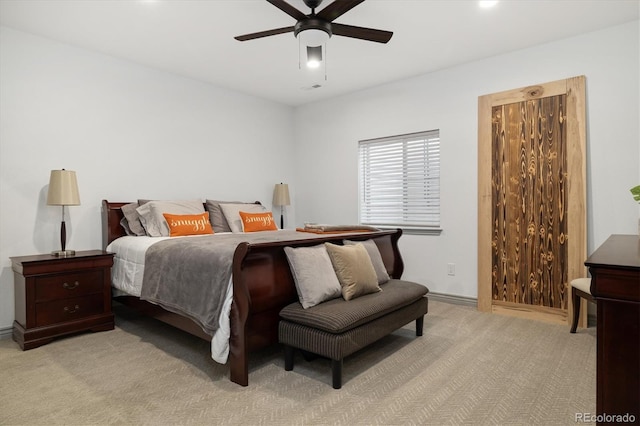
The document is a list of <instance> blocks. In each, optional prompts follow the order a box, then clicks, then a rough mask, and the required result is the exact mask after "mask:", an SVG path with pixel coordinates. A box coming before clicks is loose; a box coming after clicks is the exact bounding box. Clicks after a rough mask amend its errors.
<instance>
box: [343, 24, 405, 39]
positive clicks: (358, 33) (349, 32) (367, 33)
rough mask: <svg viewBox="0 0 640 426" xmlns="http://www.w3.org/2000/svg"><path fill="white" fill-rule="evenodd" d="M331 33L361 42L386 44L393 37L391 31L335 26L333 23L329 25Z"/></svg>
mask: <svg viewBox="0 0 640 426" xmlns="http://www.w3.org/2000/svg"><path fill="white" fill-rule="evenodd" d="M331 32H332V33H333V35H339V36H343V37H351V38H359V39H361V40H368V41H375V42H376V43H386V42H388V41H389V40H391V36H392V35H393V32H391V31H383V30H375V29H373V28H363V27H356V26H353V25H343V24H336V23H335V22H334V23H332V24H331Z"/></svg>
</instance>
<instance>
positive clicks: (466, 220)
mask: <svg viewBox="0 0 640 426" xmlns="http://www.w3.org/2000/svg"><path fill="white" fill-rule="evenodd" d="M639 51H640V46H639V31H638V22H634V23H631V24H627V25H622V26H619V27H614V28H611V29H608V30H605V31H600V32H596V33H591V34H585V35H583V36H580V37H575V38H572V39H567V40H561V41H558V42H555V43H551V44H547V45H542V46H537V47H534V48H531V49H527V50H521V51H518V52H514V53H511V54H507V55H502V56H498V57H494V58H489V59H486V60H483V61H478V62H473V63H469V64H466V65H462V66H459V67H455V68H451V69H447V70H443V71H440V72H435V73H431V74H427V75H422V76H418V77H415V78H412V79H407V80H404V81H400V82H396V83H393V84H388V85H384V86H380V87H377V88H373V89H370V90H366V91H361V92H358V93H354V94H351V95H349V96H344V97H340V98H336V99H333V100H329V101H325V102H319V103H316V104H311V105H307V106H303V107H299V108H297V109H296V110H295V111H294V110H293V109H292V108H289V107H285V106H282V105H279V104H275V103H272V102H268V101H265V100H261V99H257V98H253V97H250V96H246V95H242V94H239V93H236V92H233V91H229V90H226V89H222V88H218V87H214V86H211V85H208V84H204V83H199V82H196V81H193V80H189V79H185V78H181V77H178V76H175V75H171V74H168V73H164V72H161V71H158V70H154V69H150V68H145V67H142V66H138V65H135V64H132V63H129V62H125V61H121V60H118V59H114V58H111V57H109V56H106V55H101V54H98V53H93V52H90V51H87V50H83V49H78V48H74V47H71V46H68V45H64V44H60V43H57V42H53V41H50V40H47V39H43V38H39V37H35V36H31V35H28V34H25V33H22V32H18V31H14V30H11V29H8V28H1V27H0V123H1V126H0V331H2V330H3V329H5V330H6V329H7V328H9V327H10V326H11V324H12V322H13V315H14V308H13V303H14V302H13V276H12V272H11V267H10V262H9V257H10V256H20V255H27V254H35V253H47V252H49V251H51V250H55V249H57V248H58V247H59V226H60V210H59V208H57V207H51V206H47V205H46V189H47V185H48V179H49V172H50V170H52V169H58V168H63V167H64V168H67V169H71V170H76V171H77V173H78V179H79V186H80V195H81V200H82V205H81V206H78V207H71V208H70V209H69V211H70V218H69V219H68V220H67V226H68V232H69V238H68V244H67V245H68V247H69V248H73V249H76V250H83V249H93V248H99V247H101V229H100V200H101V199H103V198H106V199H109V200H112V201H128V200H133V199H136V198H138V197H140V198H144V197H149V198H205V197H206V198H215V197H217V198H234V199H236V198H240V199H245V200H254V199H257V200H261V201H263V202H264V203H265V204H266V205H267V206H268V207H270V202H271V195H272V191H273V184H274V183H276V182H280V181H283V182H288V183H289V184H290V190H291V192H292V194H291V195H292V202H293V203H294V205H293V206H290V207H289V208H288V210H287V214H288V216H287V225H288V226H289V227H291V226H294V225H296V224H297V225H301V224H302V223H304V222H307V221H316V222H326V223H354V222H355V221H356V220H357V209H358V207H357V195H358V190H357V142H358V140H361V139H367V138H374V137H381V136H389V135H395V134H401V133H408V132H415V131H421V130H429V129H435V128H438V129H440V134H441V138H442V180H441V186H442V217H443V219H442V227H443V229H444V231H443V233H442V235H440V236H437V237H434V236H415V235H405V236H403V237H402V239H401V240H400V246H401V250H402V254H403V257H404V260H405V275H404V277H405V278H407V279H411V280H415V281H419V282H424V283H426V284H427V285H428V286H429V287H430V289H431V290H432V291H435V292H439V293H447V294H453V295H460V296H466V297H476V294H477V292H476V285H477V274H476V270H477V261H476V257H477V249H476V246H477V238H476V232H477V214H476V211H477V207H476V206H477V197H476V186H477V179H476V174H477V164H476V158H477V149H476V144H477V98H478V96H480V95H484V94H488V93H494V92H498V91H502V90H508V89H513V88H517V87H523V86H528V85H532V84H537V83H544V82H547V81H553V80H558V79H562V78H567V77H572V76H576V75H585V76H586V77H587V103H588V104H587V118H588V123H587V128H588V140H587V145H588V147H587V148H588V159H587V161H588V165H587V173H588V182H587V185H588V239H589V240H588V247H589V252H592V251H593V250H594V249H595V248H596V247H597V246H598V245H599V244H601V243H602V242H603V241H604V240H605V239H606V238H607V237H608V236H609V235H610V234H613V233H629V234H630V233H636V232H637V220H638V215H639V213H640V210H639V208H638V206H637V205H636V204H635V203H634V202H633V200H632V198H631V196H630V194H629V188H631V187H632V186H634V185H636V184H638V183H640V146H639V145H640V132H639V129H638V122H639V118H640V109H639V104H640V97H639V92H640V87H639V82H638V80H639V75H640V69H639V67H638V64H639V62H640V57H639V56H640V55H639ZM427 54H428V52H427ZM329 78H331V75H329ZM329 83H330V82H329ZM447 263H455V264H456V275H455V276H454V277H450V276H447V275H446V264H447Z"/></svg>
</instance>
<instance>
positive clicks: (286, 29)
mask: <svg viewBox="0 0 640 426" xmlns="http://www.w3.org/2000/svg"><path fill="white" fill-rule="evenodd" d="M291 32H293V27H282V28H276V29H274V30H268V31H260V32H258V33H251V34H245V35H240V36H237V37H234V38H235V39H236V40H238V41H247V40H254V39H256V38H262V37H269V36H272V35H276V34H284V33H291Z"/></svg>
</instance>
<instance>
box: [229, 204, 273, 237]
mask: <svg viewBox="0 0 640 426" xmlns="http://www.w3.org/2000/svg"><path fill="white" fill-rule="evenodd" d="M220 209H222V214H224V218H225V219H227V223H228V224H229V228H230V229H231V232H242V219H241V218H240V213H239V212H241V211H243V212H247V213H262V212H266V211H267V209H266V208H265V207H264V206H263V205H262V204H231V203H229V204H220Z"/></svg>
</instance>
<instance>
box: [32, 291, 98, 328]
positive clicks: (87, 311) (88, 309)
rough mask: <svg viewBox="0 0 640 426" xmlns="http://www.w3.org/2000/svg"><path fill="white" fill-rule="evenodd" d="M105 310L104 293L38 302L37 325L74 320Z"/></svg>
mask: <svg viewBox="0 0 640 426" xmlns="http://www.w3.org/2000/svg"><path fill="white" fill-rule="evenodd" d="M103 312H104V295H103V294H102V293H96V294H91V295H89V296H83V297H72V298H69V299H60V300H53V301H50V302H44V303H37V304H36V327H42V326H45V325H51V324H56V323H61V322H65V321H73V320H75V319H80V318H84V317H88V316H91V315H97V314H101V313H103Z"/></svg>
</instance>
